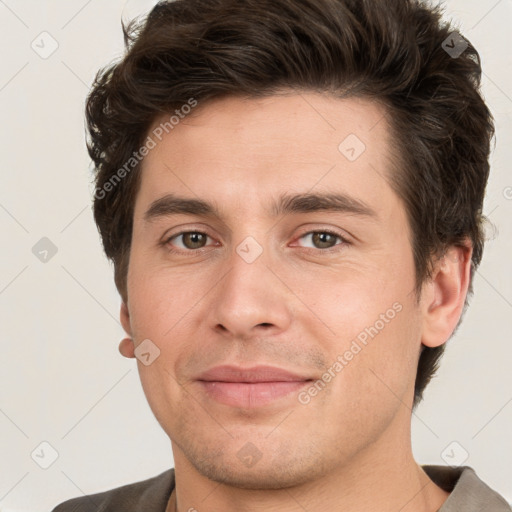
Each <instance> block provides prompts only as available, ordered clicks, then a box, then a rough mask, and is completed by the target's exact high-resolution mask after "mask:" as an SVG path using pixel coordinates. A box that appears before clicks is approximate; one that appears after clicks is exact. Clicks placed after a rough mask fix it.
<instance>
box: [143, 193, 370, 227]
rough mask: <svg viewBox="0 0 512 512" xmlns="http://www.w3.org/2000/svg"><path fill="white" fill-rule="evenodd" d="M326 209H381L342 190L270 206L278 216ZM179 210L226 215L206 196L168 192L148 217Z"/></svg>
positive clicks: (288, 197) (366, 213)
mask: <svg viewBox="0 0 512 512" xmlns="http://www.w3.org/2000/svg"><path fill="white" fill-rule="evenodd" d="M322 210H325V211H331V212H341V213H349V214H352V215H358V216H361V217H372V218H378V215H377V212H376V211H375V210H373V209H372V208H371V207H370V206H368V205H367V204H366V203H364V202H363V201H361V200H360V199H356V198H355V197H351V196H348V195H346V194H339V193H331V194H329V193H321V194H318V193H316V194H313V193H304V194H293V195H291V194H283V195H281V196H280V198H279V200H278V201H277V202H275V201H274V202H272V203H271V205H270V209H269V211H270V214H271V215H273V216H274V217H278V216H280V215H286V214H293V213H311V212H317V211H322ZM176 214H185V215H201V216H205V217H217V218H219V219H222V214H221V213H220V211H219V208H218V207H217V206H216V205H215V204H213V203H209V202H207V201H203V200H202V199H193V198H187V197H180V196H177V195H175V194H166V195H165V196H163V197H160V198H159V199H156V200H155V201H153V202H152V203H151V205H150V206H149V208H148V210H147V211H146V213H145V214H144V221H145V222H152V221H154V220H156V219H158V218H161V217H166V216H170V215H176Z"/></svg>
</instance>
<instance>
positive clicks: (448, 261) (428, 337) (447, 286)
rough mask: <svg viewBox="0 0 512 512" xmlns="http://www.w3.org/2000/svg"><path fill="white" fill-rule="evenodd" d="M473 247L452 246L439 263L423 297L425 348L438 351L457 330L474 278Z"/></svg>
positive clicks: (423, 340)
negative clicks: (471, 276) (472, 277)
mask: <svg viewBox="0 0 512 512" xmlns="http://www.w3.org/2000/svg"><path fill="white" fill-rule="evenodd" d="M472 252H473V251H472V247H471V244H470V242H467V245H464V246H452V247H450V248H449V249H448V251H447V252H446V254H445V255H444V256H443V257H442V258H441V259H440V260H439V261H438V262H437V264H436V268H435V270H434V273H433V276H432V279H431V280H430V281H429V282H428V283H426V284H425V287H424V290H423V291H424V293H422V298H423V301H422V303H423V304H422V310H423V333H422V344H423V345H425V346H427V347H431V348H433V347H438V346H440V345H442V344H443V343H445V342H446V341H447V340H448V339H449V338H450V336H451V335H452V333H453V331H454V330H455V328H456V327H457V324H458V322H459V319H460V316H461V314H462V311H463V309H464V303H465V300H466V295H467V291H468V288H469V280H470V275H471V255H472Z"/></svg>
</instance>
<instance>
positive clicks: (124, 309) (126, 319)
mask: <svg viewBox="0 0 512 512" xmlns="http://www.w3.org/2000/svg"><path fill="white" fill-rule="evenodd" d="M120 318H121V325H122V326H123V329H124V330H125V332H126V334H128V336H129V337H128V338H124V339H123V340H122V341H121V343H119V352H120V353H121V355H123V356H124V357H128V358H133V357H135V352H134V350H135V346H134V343H133V340H132V327H131V323H130V312H129V311H128V306H127V305H126V304H125V303H124V302H122V303H121V312H120Z"/></svg>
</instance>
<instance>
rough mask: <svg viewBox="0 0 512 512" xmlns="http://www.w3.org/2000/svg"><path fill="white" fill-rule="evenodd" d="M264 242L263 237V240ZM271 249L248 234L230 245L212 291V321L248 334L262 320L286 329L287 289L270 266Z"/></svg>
mask: <svg viewBox="0 0 512 512" xmlns="http://www.w3.org/2000/svg"><path fill="white" fill-rule="evenodd" d="M262 242H263V241H262ZM269 251H270V249H268V248H267V246H265V247H264V245H263V243H260V242H259V241H258V240H256V238H255V237H252V236H247V237H245V238H244V239H243V240H242V241H241V242H239V243H238V244H237V245H235V246H234V247H233V249H232V252H231V253H230V255H229V258H228V259H227V260H226V273H225V274H224V277H223V278H222V279H221V281H220V282H219V286H218V287H217V291H216V293H215V294H214V300H213V307H212V310H211V313H212V317H211V321H212V322H213V324H214V326H219V325H222V326H223V327H224V328H225V329H226V330H228V331H230V332H231V333H232V334H233V335H236V336H247V335H250V334H251V331H252V330H253V329H254V328H255V327H257V326H261V324H265V326H267V327H270V326H274V328H275V329H277V330H281V329H285V328H286V327H287V325H288V323H289V319H290V314H289V311H288V307H289V305H288V303H289V301H287V300H286V297H285V295H286V289H285V287H284V286H283V284H282V283H280V282H279V280H278V279H277V278H276V277H275V276H274V275H273V272H272V271H271V270H270V269H269V267H270V264H271V260H272V258H271V255H270V253H269Z"/></svg>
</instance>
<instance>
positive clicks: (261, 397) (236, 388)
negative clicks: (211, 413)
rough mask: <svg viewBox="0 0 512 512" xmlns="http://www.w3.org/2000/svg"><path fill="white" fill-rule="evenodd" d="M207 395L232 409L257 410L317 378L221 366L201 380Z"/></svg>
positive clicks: (262, 368) (264, 368) (271, 369)
mask: <svg viewBox="0 0 512 512" xmlns="http://www.w3.org/2000/svg"><path fill="white" fill-rule="evenodd" d="M197 380H198V382H199V384H200V385H201V387H202V389H203V391H204V392H205V393H206V395H207V396H208V397H209V398H211V399H213V400H215V401H216V402H219V403H222V404H224V405H229V406H232V407H241V408H244V409H253V408H256V407H262V406H264V405H267V404H270V403H272V402H275V401H276V400H278V399H282V398H284V397H286V396H288V395H290V394H292V393H294V392H299V391H300V389H301V388H303V387H304V386H307V385H308V384H309V383H310V382H311V381H312V380H313V379H312V378H310V377H307V376H302V375H298V374H296V373H293V372H289V371H287V370H284V369H282V368H277V367H272V366H256V367H252V368H245V369H244V368H240V367H235V366H217V367H215V368H212V369H211V370H208V371H207V372H205V373H203V374H201V375H200V376H199V377H198V379H197Z"/></svg>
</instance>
